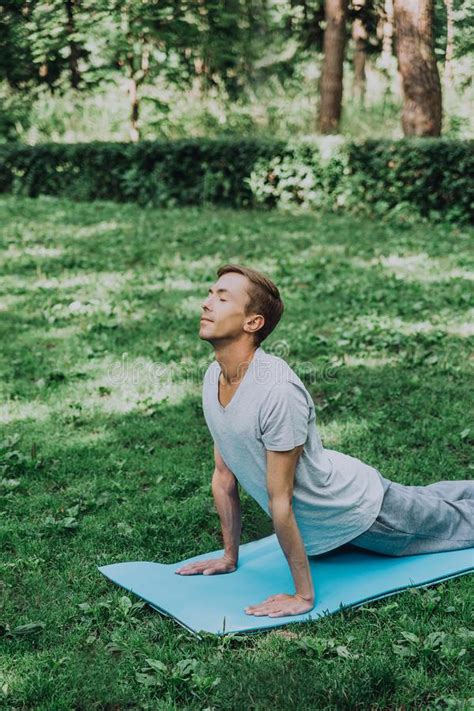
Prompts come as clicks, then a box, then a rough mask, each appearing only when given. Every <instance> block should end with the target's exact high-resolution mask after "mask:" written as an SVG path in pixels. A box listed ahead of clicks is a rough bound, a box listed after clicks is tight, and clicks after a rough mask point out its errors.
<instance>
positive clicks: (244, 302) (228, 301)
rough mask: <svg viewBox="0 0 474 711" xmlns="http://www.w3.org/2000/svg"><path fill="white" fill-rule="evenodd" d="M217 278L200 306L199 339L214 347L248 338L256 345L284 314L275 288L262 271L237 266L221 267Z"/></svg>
mask: <svg viewBox="0 0 474 711" xmlns="http://www.w3.org/2000/svg"><path fill="white" fill-rule="evenodd" d="M217 276H218V279H217V281H216V282H215V284H213V286H212V287H211V288H210V289H209V292H208V295H207V297H206V299H205V300H204V301H203V303H202V309H203V313H202V315H201V326H200V329H199V336H200V338H202V339H203V340H206V341H209V342H211V343H213V344H214V345H217V344H218V343H224V342H231V341H233V340H240V339H242V338H244V339H246V338H248V339H249V340H250V342H252V343H253V344H254V345H256V346H259V345H260V343H262V341H263V340H264V339H265V338H266V337H267V336H268V335H269V334H270V333H271V332H272V331H273V329H274V328H275V327H276V325H277V324H278V322H279V320H280V318H281V315H282V313H283V308H284V306H283V301H282V300H281V298H280V293H279V291H278V289H277V287H276V286H275V284H274V283H273V282H272V281H270V279H268V278H267V277H266V276H264V275H263V274H262V273H261V272H257V271H256V270H255V269H251V268H250V267H242V266H240V265H239V264H224V265H223V266H222V267H219V269H218V270H217ZM203 319H209V320H203Z"/></svg>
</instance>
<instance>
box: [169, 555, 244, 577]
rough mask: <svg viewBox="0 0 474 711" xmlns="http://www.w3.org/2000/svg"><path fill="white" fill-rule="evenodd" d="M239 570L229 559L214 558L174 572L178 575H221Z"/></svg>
mask: <svg viewBox="0 0 474 711" xmlns="http://www.w3.org/2000/svg"><path fill="white" fill-rule="evenodd" d="M235 570H237V564H236V563H235V562H233V561H231V560H229V558H226V557H225V556H223V557H222V558H213V559H211V560H197V561H195V562H194V563H188V564H187V565H184V566H183V567H182V568H178V570H175V571H174V572H175V573H177V574H178V575H219V574H221V573H233V572H234V571H235Z"/></svg>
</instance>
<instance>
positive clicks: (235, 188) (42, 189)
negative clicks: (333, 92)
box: [0, 137, 474, 220]
mask: <svg viewBox="0 0 474 711" xmlns="http://www.w3.org/2000/svg"><path fill="white" fill-rule="evenodd" d="M473 174H474V142H473V141H456V140H446V139H403V140H398V141H389V140H377V141H374V140H371V141H365V142H363V143H355V142H344V141H343V140H342V139H340V138H338V137H326V138H304V139H298V140H297V141H290V142H288V143H285V142H283V141H277V140H270V139H269V140H259V139H242V140H236V139H219V140H210V139H191V140H180V141H157V142H152V141H143V142H141V143H138V144H131V143H100V142H93V143H86V144H40V145H38V146H21V145H18V144H16V145H8V144H6V145H1V146H0V192H13V193H15V194H20V195H28V196H30V197H36V196H38V195H44V194H46V195H57V196H64V197H69V198H72V199H75V200H99V199H101V200H114V201H119V202H127V201H136V202H138V203H140V204H142V205H155V206H174V205H196V204H203V203H206V202H208V203H209V202H210V203H215V204H221V205H227V206H230V207H251V206H255V205H264V206H267V207H275V206H278V207H285V206H291V207H293V206H295V205H299V206H301V207H304V208H309V209H321V208H323V209H350V210H355V211H364V212H369V213H372V214H383V213H386V212H388V211H391V210H397V211H400V210H405V209H408V210H412V211H413V210H414V211H415V212H418V213H420V214H422V215H425V216H432V217H436V216H438V215H439V216H443V217H446V216H448V217H450V218H452V219H458V220H467V219H469V218H472V215H473V202H474V200H473V187H472V177H471V176H472V175H473Z"/></svg>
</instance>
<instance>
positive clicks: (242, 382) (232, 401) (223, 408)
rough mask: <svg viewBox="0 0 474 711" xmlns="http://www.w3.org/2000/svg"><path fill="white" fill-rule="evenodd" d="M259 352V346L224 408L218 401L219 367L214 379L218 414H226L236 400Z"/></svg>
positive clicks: (220, 370) (260, 349)
mask: <svg viewBox="0 0 474 711" xmlns="http://www.w3.org/2000/svg"><path fill="white" fill-rule="evenodd" d="M261 352H262V348H261V346H259V347H258V348H257V349H256V351H255V352H254V354H253V358H252V360H251V361H250V363H249V365H248V366H247V370H246V371H245V374H244V377H243V378H242V380H241V381H240V383H239V384H238V386H237V390H236V391H235V392H234V394H233V395H232V397H231V399H230V400H229V402H228V403H227V405H226V406H225V407H224V405H222V404H221V402H220V400H219V379H220V375H221V372H222V369H221V367H220V366H219V372H218V375H217V378H216V387H215V398H216V402H217V406H218V408H219V411H220V412H227V411H228V410H229V409H230V408H231V407H232V405H233V404H234V403H235V400H236V399H237V398H238V396H239V394H240V392H241V390H242V386H243V385H245V383H246V381H248V380H249V373H250V371H251V370H253V368H254V364H255V360H256V358H257V357H258V356H259V355H260V353H261ZM216 363H217V361H216Z"/></svg>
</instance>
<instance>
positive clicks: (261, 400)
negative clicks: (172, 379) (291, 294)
mask: <svg viewBox="0 0 474 711" xmlns="http://www.w3.org/2000/svg"><path fill="white" fill-rule="evenodd" d="M217 275H218V280H217V282H216V283H215V284H214V285H213V286H212V287H211V288H210V289H209V292H208V296H207V298H206V299H205V301H204V302H203V304H202V308H203V313H202V317H201V323H200V329H199V337H200V338H202V339H203V340H206V341H208V342H209V343H210V344H211V345H212V346H213V348H214V353H215V360H214V361H213V362H212V363H211V364H210V365H209V367H208V369H207V371H206V374H205V376H204V382H203V391H202V398H203V412H204V416H205V419H206V423H207V425H208V428H209V430H210V432H211V435H212V437H213V441H214V457H215V469H214V473H213V477H212V493H213V496H214V500H215V504H216V508H217V511H218V514H219V517H220V521H221V526H222V533H223V539H224V555H223V556H222V557H221V558H218V559H214V560H201V561H198V562H195V563H190V564H188V565H185V566H183V567H182V568H180V569H179V570H177V571H176V572H177V573H178V574H180V575H194V574H204V575H214V574H218V573H231V572H233V571H235V570H236V568H237V564H238V554H239V542H240V533H241V516H240V499H239V492H238V486H237V482H240V484H241V485H242V487H243V488H244V489H245V490H246V491H247V492H248V493H249V494H250V495H251V496H252V497H253V498H254V499H255V500H256V501H257V502H258V503H259V504H260V506H261V507H262V508H263V510H264V511H266V513H268V514H269V515H270V516H271V517H272V521H273V525H274V529H275V533H276V535H277V538H278V541H279V543H280V545H281V547H282V550H283V552H284V554H285V557H286V559H287V561H288V564H289V567H290V570H291V573H292V576H293V580H294V584H295V593H294V594H289V593H279V594H275V595H271V596H270V597H269V598H268V599H267V600H265V601H263V602H261V603H259V604H255V605H250V606H249V607H247V608H245V611H246V612H247V614H252V615H259V616H260V615H268V616H269V617H281V616H285V615H298V614H302V613H304V612H308V611H310V610H311V609H312V608H313V607H314V603H315V591H314V587H313V582H312V578H311V574H310V568H309V562H308V555H320V554H322V553H326V552H328V551H330V550H333V549H334V548H337V547H339V546H342V545H343V544H346V543H349V542H350V543H351V545H356V546H358V547H361V548H365V549H368V550H372V551H376V552H379V553H386V554H389V555H397V556H398V555H412V554H416V553H428V552H432V551H441V550H453V549H456V548H468V547H471V546H474V530H473V526H474V524H473V521H474V482H471V481H458V482H455V481H451V482H449V481H443V482H438V483H437V484H431V485H429V486H426V487H424V486H403V485H402V484H397V483H395V482H391V481H389V480H388V479H385V478H384V477H383V476H382V475H381V474H380V472H379V471H378V470H377V469H375V468H374V467H371V466H369V465H368V464H365V463H364V462H362V461H361V460H360V459H357V458H355V457H351V456H349V455H347V454H342V453H341V452H337V451H335V450H331V449H326V448H324V447H323V445H322V442H321V438H320V435H319V432H318V429H317V427H316V414H315V407H314V403H313V400H312V398H311V395H310V394H309V392H308V391H307V390H306V387H305V386H304V384H303V383H302V381H301V380H300V378H299V377H298V376H297V375H296V373H295V372H294V371H293V370H292V369H291V368H290V366H289V365H288V364H287V363H286V362H285V361H284V360H283V359H282V358H279V357H277V356H273V355H271V354H269V353H267V352H265V351H264V350H263V348H262V346H261V343H262V342H263V340H264V339H265V338H266V337H267V336H268V335H269V334H270V333H271V332H272V331H273V329H274V328H275V327H276V325H277V324H278V322H279V320H280V318H281V315H282V313H283V303H282V300H281V298H280V294H279V291H278V289H277V287H276V286H275V284H274V283H273V282H271V281H270V280H269V279H268V278H266V277H265V276H264V275H263V274H261V273H260V272H257V271H255V270H254V269H250V268H247V267H243V266H239V265H237V264H226V265H224V266H222V267H220V269H219V270H218V272H217Z"/></svg>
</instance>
